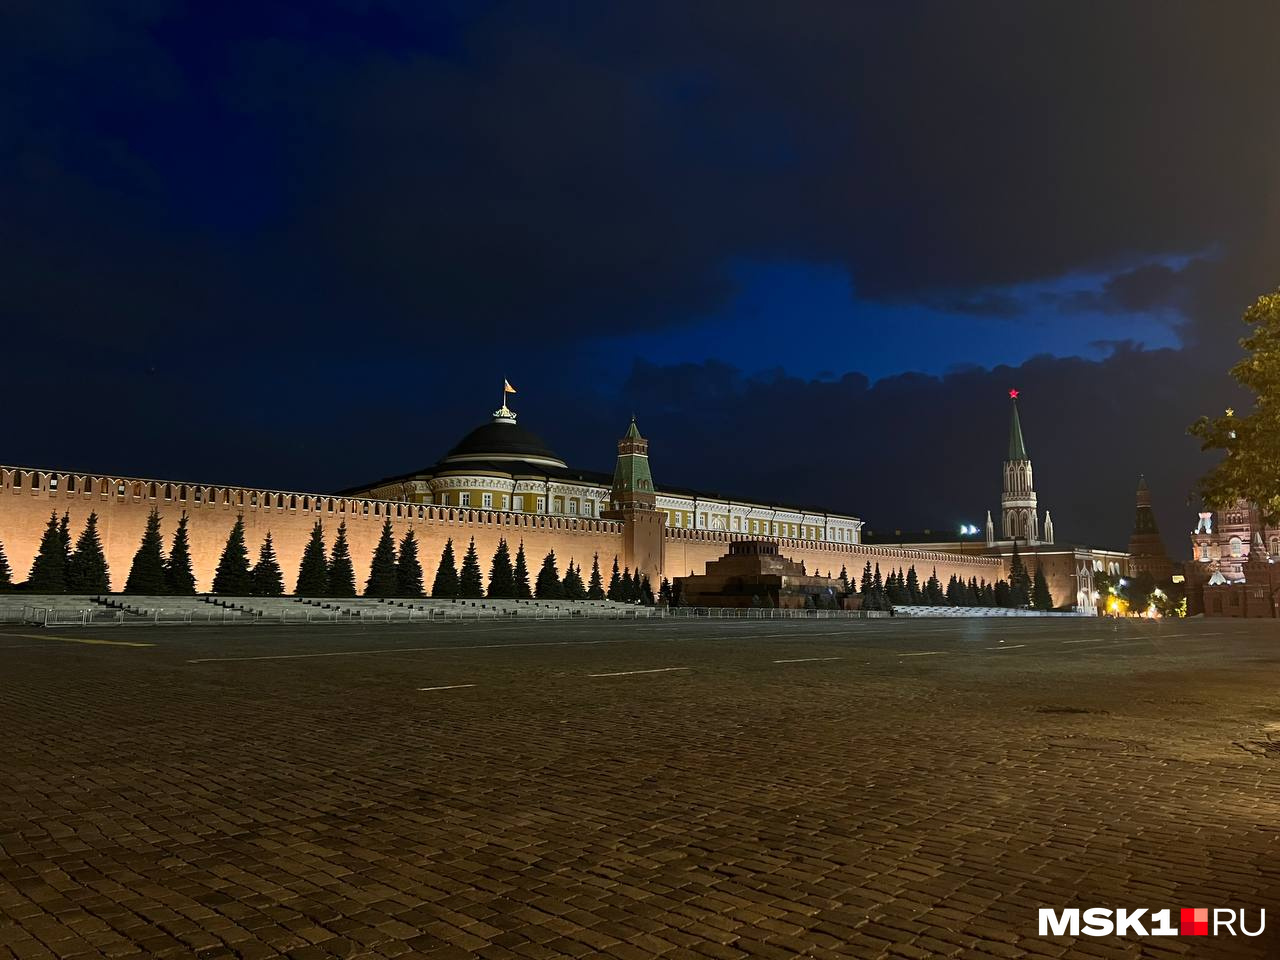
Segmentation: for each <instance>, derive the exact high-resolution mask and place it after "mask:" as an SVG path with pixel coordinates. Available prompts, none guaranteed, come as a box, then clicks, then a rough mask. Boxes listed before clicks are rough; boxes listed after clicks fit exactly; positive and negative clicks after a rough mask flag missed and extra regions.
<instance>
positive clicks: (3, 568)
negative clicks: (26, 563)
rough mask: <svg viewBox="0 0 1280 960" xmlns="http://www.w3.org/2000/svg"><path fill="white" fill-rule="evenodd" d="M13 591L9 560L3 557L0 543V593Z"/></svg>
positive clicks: (2, 545)
mask: <svg viewBox="0 0 1280 960" xmlns="http://www.w3.org/2000/svg"><path fill="white" fill-rule="evenodd" d="M12 589H13V570H12V569H11V568H10V566H9V558H8V557H6V556H5V555H4V544H3V543H0V593H8V592H9V591H10V590H12Z"/></svg>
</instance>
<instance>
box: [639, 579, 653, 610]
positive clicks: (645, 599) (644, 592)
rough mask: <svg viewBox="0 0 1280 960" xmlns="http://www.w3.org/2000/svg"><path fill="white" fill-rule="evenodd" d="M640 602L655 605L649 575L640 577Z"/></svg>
mask: <svg viewBox="0 0 1280 960" xmlns="http://www.w3.org/2000/svg"><path fill="white" fill-rule="evenodd" d="M640 602H641V603H642V604H644V605H645V606H646V607H652V606H653V602H654V601H653V587H652V585H651V584H650V583H649V577H648V575H645V576H642V577H641V578H640Z"/></svg>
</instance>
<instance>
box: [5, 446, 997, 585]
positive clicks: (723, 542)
mask: <svg viewBox="0 0 1280 960" xmlns="http://www.w3.org/2000/svg"><path fill="white" fill-rule="evenodd" d="M53 478H56V479H57V487H58V489H57V490H51V489H50V485H51V484H50V481H51V480H52V479H53ZM73 484H74V488H75V489H74V491H72V490H71V487H72V485H73ZM121 484H123V485H124V493H123V494H120V493H119V492H118V490H119V488H120V485H121ZM153 487H154V491H155V493H154V496H153V495H152V488H153ZM197 497H198V499H197ZM153 507H155V508H158V509H159V511H160V516H161V532H162V535H163V537H164V544H165V549H166V551H167V550H168V548H169V544H170V543H171V541H172V538H173V531H174V528H175V526H176V525H177V522H178V518H179V517H180V516H181V514H182V512H183V511H184V510H185V511H186V512H187V514H188V516H189V517H190V524H189V529H190V538H191V560H192V567H193V569H194V572H195V576H196V588H197V589H198V590H201V591H205V590H208V589H210V587H211V586H212V583H213V574H214V571H215V569H216V568H217V565H218V558H219V557H220V556H221V555H222V549H223V547H224V546H225V545H226V541H227V535H228V533H230V531H231V527H232V525H233V524H234V523H235V519H236V517H237V516H238V515H239V514H241V513H243V514H244V520H245V539H246V542H247V544H248V547H249V557H250V561H251V562H253V561H256V559H257V555H258V548H259V546H260V545H261V543H262V540H263V538H264V537H265V536H266V534H267V532H268V531H270V533H271V536H272V540H273V541H274V543H275V548H276V556H277V557H279V560H280V567H281V569H282V570H283V571H284V581H285V589H286V590H287V591H292V589H293V585H294V582H295V580H296V579H297V575H298V564H299V562H300V561H301V559H302V551H303V549H304V548H305V546H306V544H307V541H308V539H309V538H310V536H311V528H312V526H313V525H314V524H315V521H316V520H317V519H319V520H322V521H323V522H324V528H325V543H326V546H328V547H332V545H333V540H334V537H335V536H336V535H337V531H338V524H339V523H341V522H342V521H343V520H345V521H346V523H347V539H348V540H349V542H350V544H351V557H352V561H353V563H354V565H355V571H356V589H357V590H358V591H360V592H363V590H364V583H365V580H366V579H367V578H368V575H369V561H370V558H371V557H372V555H373V548H374V546H375V545H376V543H377V541H378V537H379V536H380V535H381V532H382V524H383V521H384V519H385V518H386V516H387V514H388V512H389V514H390V516H391V522H392V529H393V530H394V532H395V537H396V541H397V543H398V542H399V540H400V538H401V537H402V536H404V533H405V531H406V530H409V529H412V530H413V531H414V533H415V534H416V536H417V539H418V554H419V557H420V558H421V560H422V569H423V579H424V580H425V581H426V587H427V589H428V590H430V588H431V581H432V579H433V578H434V577H435V571H436V566H437V564H438V563H439V560H440V552H441V551H442V550H443V549H444V544H445V540H446V539H448V538H450V537H452V538H453V541H454V550H455V553H456V555H457V559H458V563H459V565H460V564H461V562H462V555H463V553H464V552H465V551H466V549H467V544H468V542H469V541H470V539H471V538H472V537H475V540H476V550H477V551H478V553H479V555H480V566H481V569H482V570H483V572H484V575H485V578H486V580H487V578H488V574H489V562H490V560H491V558H492V557H493V552H494V550H495V549H496V547H497V545H498V539H499V538H500V537H505V538H506V539H507V541H508V543H509V544H510V545H511V552H512V556H513V557H514V555H515V551H516V547H517V545H518V544H519V542H520V541H521V540H523V541H524V545H525V557H526V560H527V562H528V564H529V574H530V582H531V583H532V580H533V578H534V577H536V575H537V571H538V568H539V567H540V566H541V564H542V558H543V557H544V556H545V555H546V553H547V551H548V550H550V549H554V550H555V552H556V558H557V560H558V561H559V568H560V572H561V574H562V575H563V573H564V570H565V566H566V563H567V561H568V560H570V559H573V560H574V561H575V562H576V563H581V564H582V566H583V568H584V569H583V576H584V577H586V576H588V575H589V574H590V571H591V559H592V556H593V555H594V554H596V553H599V555H600V567H601V571H602V572H603V574H604V576H605V578H606V580H607V578H608V576H609V572H610V569H611V568H612V565H613V558H614V556H615V555H616V556H618V557H619V562H620V563H625V562H626V560H625V555H624V546H623V535H622V525H621V524H620V523H617V522H613V521H608V520H590V519H585V518H569V517H546V516H534V515H528V514H511V513H501V512H486V511H480V510H462V509H459V508H456V507H455V508H448V507H437V506H418V505H416V504H406V503H396V502H389V501H383V500H368V499H359V498H350V497H346V498H344V497H327V496H321V495H317V494H303V493H281V492H279V491H271V490H261V489H253V488H248V487H216V486H209V485H205V484H177V483H169V482H165V481H152V480H141V479H137V478H131V477H129V478H119V477H98V476H92V475H84V474H79V475H76V474H67V473H59V472H48V471H31V470H26V469H21V468H13V467H0V543H3V544H4V549H5V553H6V555H7V556H8V558H9V564H10V566H11V567H12V568H13V573H14V579H15V581H22V580H25V579H26V578H27V574H28V572H29V571H30V569H31V561H32V560H33V559H34V558H35V555H36V551H37V550H38V549H39V546H40V538H41V535H42V534H43V533H44V528H45V525H46V524H47V523H48V520H49V514H50V513H51V512H52V511H54V510H56V511H57V512H58V514H59V515H61V514H62V513H64V512H66V513H69V514H70V518H71V534H72V539H73V541H74V539H75V538H76V537H78V536H79V533H80V531H81V529H83V527H84V523H85V520H86V519H87V518H88V516H89V513H90V511H96V512H97V514H98V529H99V531H100V535H101V537H102V545H103V548H104V549H105V551H106V555H107V564H108V566H109V567H110V570H111V586H112V588H113V589H114V590H117V591H118V590H122V589H123V588H124V584H125V580H126V579H127V578H128V576H129V567H130V565H131V564H132V561H133V555H134V553H135V552H136V551H137V549H138V543H139V541H140V540H141V539H142V532H143V529H144V527H145V526H146V521H147V515H148V513H150V511H151V509H152V508H153ZM733 539H744V537H743V535H741V534H728V533H722V532H717V531H709V530H667V531H666V546H665V553H666V569H665V575H666V576H668V577H677V576H684V575H686V574H688V573H689V571H690V570H692V571H694V572H696V573H702V572H704V570H705V567H706V563H707V562H708V561H710V560H715V559H718V558H719V557H721V556H723V555H724V554H726V553H728V552H729V542H730V540H733ZM778 543H779V544H780V545H781V550H782V552H783V554H784V555H785V556H787V557H789V558H791V559H793V560H796V561H798V562H803V563H804V564H805V565H806V567H807V569H808V570H809V571H810V572H811V573H815V574H826V573H827V572H828V571H830V572H831V573H832V574H833V575H839V573H840V567H841V566H842V565H844V566H846V567H847V568H848V571H849V576H850V577H851V578H853V579H854V580H855V581H856V579H857V578H858V577H859V576H860V575H861V572H862V566H863V564H864V563H865V562H866V561H867V560H870V561H871V562H872V564H873V565H874V564H875V563H879V564H880V567H881V572H882V573H883V574H884V575H886V576H887V575H888V573H889V571H890V570H891V569H895V570H896V569H897V568H898V567H902V568H903V569H904V570H905V569H907V568H908V567H910V566H911V565H912V564H913V563H914V564H915V566H916V572H917V573H918V574H919V575H920V578H921V580H922V581H923V580H925V579H927V578H928V576H929V574H930V573H931V572H932V571H933V569H934V568H935V567H936V568H937V571H938V577H939V578H940V579H941V580H942V582H943V583H944V584H945V583H946V582H947V580H948V579H950V577H951V575H952V574H953V573H955V574H957V575H959V576H963V577H964V578H965V579H966V580H968V579H969V578H970V577H973V576H976V577H978V578H979V579H985V580H994V579H997V578H998V577H1002V576H1006V575H1007V574H1006V571H1005V569H1004V566H1003V564H1002V563H1001V562H1000V561H999V560H997V559H994V558H990V557H976V556H973V557H958V556H956V555H954V554H948V553H940V552H936V551H926V550H910V549H904V548H900V547H880V546H864V545H861V544H836V543H814V542H812V541H805V540H789V539H780V540H778ZM653 586H654V589H655V591H656V590H657V587H658V584H657V583H655V584H654V585H653Z"/></svg>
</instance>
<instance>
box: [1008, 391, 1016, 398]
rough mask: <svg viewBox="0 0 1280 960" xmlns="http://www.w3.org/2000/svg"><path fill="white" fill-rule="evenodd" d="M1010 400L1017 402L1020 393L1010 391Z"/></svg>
mask: <svg viewBox="0 0 1280 960" xmlns="http://www.w3.org/2000/svg"><path fill="white" fill-rule="evenodd" d="M1009 399H1010V400H1017V399H1018V391H1017V390H1010V391H1009Z"/></svg>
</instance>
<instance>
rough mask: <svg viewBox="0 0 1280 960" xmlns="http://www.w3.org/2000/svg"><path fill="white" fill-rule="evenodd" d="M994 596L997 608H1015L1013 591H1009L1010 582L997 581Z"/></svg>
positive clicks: (993, 591)
mask: <svg viewBox="0 0 1280 960" xmlns="http://www.w3.org/2000/svg"><path fill="white" fill-rule="evenodd" d="M992 595H993V596H994V597H995V601H996V606H997V607H1011V606H1013V591H1012V590H1010V589H1009V581H1008V580H997V581H996V585H995V588H994V589H993V590H992Z"/></svg>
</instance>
